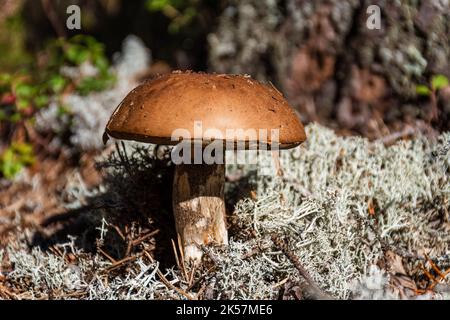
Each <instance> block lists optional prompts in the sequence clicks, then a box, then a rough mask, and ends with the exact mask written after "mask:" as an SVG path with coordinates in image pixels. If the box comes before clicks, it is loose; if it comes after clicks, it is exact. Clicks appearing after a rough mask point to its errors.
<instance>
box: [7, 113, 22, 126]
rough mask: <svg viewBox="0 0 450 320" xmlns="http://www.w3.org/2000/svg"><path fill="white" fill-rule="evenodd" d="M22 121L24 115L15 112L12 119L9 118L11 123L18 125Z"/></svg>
mask: <svg viewBox="0 0 450 320" xmlns="http://www.w3.org/2000/svg"><path fill="white" fill-rule="evenodd" d="M20 120H22V115H21V114H20V113H18V112H14V113H13V114H12V115H11V116H10V117H9V121H11V122H12V123H17V122H19V121H20Z"/></svg>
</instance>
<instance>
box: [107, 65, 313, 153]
mask: <svg viewBox="0 0 450 320" xmlns="http://www.w3.org/2000/svg"><path fill="white" fill-rule="evenodd" d="M200 127H201V128H200ZM176 129H184V130H181V131H179V132H178V134H177V135H175V136H176V137H174V138H173V139H172V134H173V133H174V130H176ZM274 129H275V131H274V133H272V131H271V130H274ZM276 129H278V143H279V145H278V147H279V148H280V149H287V148H292V147H295V146H297V145H299V144H300V143H302V142H303V141H305V139H306V135H305V130H304V128H303V125H302V123H301V122H300V120H299V119H298V117H297V116H296V114H295V112H294V111H293V109H292V108H291V107H290V106H289V104H288V103H287V101H286V100H285V99H284V97H283V95H282V94H281V93H280V92H279V91H278V90H277V89H276V88H275V87H273V86H272V85H270V86H269V85H264V84H261V83H260V82H258V81H256V80H253V79H251V78H250V77H249V76H241V75H227V74H207V73H194V72H179V71H178V72H177V71H175V72H173V73H170V74H166V75H163V76H160V77H159V78H156V79H153V80H151V81H147V82H145V83H143V84H141V85H139V86H138V87H136V88H135V89H133V90H132V91H131V92H130V93H129V94H128V95H127V96H126V97H125V98H124V99H123V101H122V102H121V103H120V104H119V106H118V107H117V108H116V110H115V111H114V113H113V114H112V116H111V119H110V120H109V122H108V124H107V125H106V129H105V134H107V135H109V136H112V137H114V138H117V139H125V140H136V141H140V142H148V143H155V144H164V145H175V144H177V143H178V142H179V141H180V140H183V139H188V140H201V141H202V142H203V143H204V144H206V143H209V142H211V141H212V140H215V139H218V140H222V141H223V142H227V143H230V142H234V145H238V142H240V143H241V146H242V143H243V142H245V148H249V146H250V145H252V144H253V145H254V144H255V143H256V144H257V146H258V145H261V143H267V144H269V145H272V144H273V142H274V141H276V138H277V137H276V135H275V134H276V133H275V132H276ZM264 130H266V131H264ZM180 132H181V134H179V133H180ZM265 132H266V133H265ZM255 133H256V136H255ZM105 137H107V136H106V135H105ZM258 143H259V144H258ZM227 146H228V144H227Z"/></svg>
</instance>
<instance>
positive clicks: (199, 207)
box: [173, 164, 228, 261]
mask: <svg viewBox="0 0 450 320" xmlns="http://www.w3.org/2000/svg"><path fill="white" fill-rule="evenodd" d="M224 186H225V166H224V165H223V164H213V165H206V164H190V165H189V164H182V165H177V166H176V167H175V176H174V182H173V212H174V216H175V224H176V230H177V233H178V235H179V236H180V238H181V243H182V245H183V250H184V257H185V260H187V261H189V260H194V261H199V260H200V259H201V257H202V250H201V245H206V244H209V243H215V244H228V233H227V228H226V220H225V201H224Z"/></svg>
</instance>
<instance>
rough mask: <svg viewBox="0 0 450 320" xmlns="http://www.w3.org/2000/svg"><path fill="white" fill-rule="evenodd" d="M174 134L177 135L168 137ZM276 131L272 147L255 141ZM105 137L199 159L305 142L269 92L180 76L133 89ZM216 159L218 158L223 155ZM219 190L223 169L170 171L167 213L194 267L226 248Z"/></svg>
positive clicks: (222, 78) (267, 140) (237, 82)
mask: <svg viewBox="0 0 450 320" xmlns="http://www.w3.org/2000/svg"><path fill="white" fill-rule="evenodd" d="M198 124H200V125H201V129H202V130H201V131H200V132H198V131H199V130H198ZM177 130H181V131H180V132H181V134H175V135H174V132H176V131H177ZM251 130H254V131H251ZM275 130H276V132H277V136H276V139H275V138H273V137H272V136H268V135H267V134H266V135H263V134H261V132H266V133H267V132H275ZM250 131H251V132H257V135H253V136H252V135H249V134H248V132H250ZM229 132H231V134H229ZM218 133H219V134H218ZM221 133H223V134H221ZM106 134H107V135H109V136H112V137H114V138H117V139H126V140H136V141H141V142H147V143H154V144H162V145H177V146H180V145H182V144H183V143H184V144H186V143H188V144H189V145H190V146H192V148H193V149H191V150H194V149H195V147H196V146H200V147H199V148H200V151H201V152H202V151H204V150H205V149H206V148H207V146H208V145H209V144H210V143H212V142H216V143H217V142H219V143H220V145H221V146H225V147H226V148H227V149H230V148H231V147H239V146H240V149H245V150H248V149H252V148H253V149H255V148H260V147H261V146H263V145H266V146H267V145H269V146H271V147H272V148H273V147H274V146H275V145H276V147H279V148H280V149H287V148H292V147H295V146H297V145H299V144H300V143H302V142H303V141H305V139H306V135H305V131H304V128H303V125H302V124H301V122H300V121H299V119H298V118H297V116H296V115H295V113H294V111H293V110H292V109H291V108H290V106H289V104H288V103H287V102H286V100H285V99H284V97H283V96H282V94H281V93H280V92H279V91H278V90H277V89H275V88H274V87H273V86H272V85H270V86H268V85H264V84H261V83H259V82H258V81H256V80H253V79H251V78H250V77H249V76H241V75H224V74H206V73H194V72H179V71H178V72H173V73H171V74H166V75H163V76H161V77H159V78H157V79H154V80H152V81H148V82H146V83H144V84H142V85H140V86H138V87H137V88H135V89H133V90H132V91H131V92H130V93H129V94H128V95H127V96H126V97H125V99H124V100H123V101H122V102H121V103H120V104H119V106H118V107H117V108H116V110H115V111H114V113H113V114H112V116H111V119H110V120H109V122H108V124H107V126H106V130H105V137H107V136H106ZM180 141H182V143H180ZM216 146H217V145H216ZM175 148H177V147H175ZM186 150H187V149H184V150H183V152H186ZM187 151H190V150H187ZM194 153H195V151H194ZM172 155H173V154H172ZM184 156H185V155H184V154H183V157H184ZM216 156H219V157H222V158H223V157H224V153H222V154H221V155H216ZM187 158H188V159H192V154H191V155H187ZM185 159H186V158H185ZM196 162H198V161H196ZM224 184H225V166H224V164H223V162H222V163H217V162H216V163H212V164H206V163H205V162H204V161H201V163H198V164H195V162H194V164H190V163H189V164H186V163H183V164H178V165H176V167H175V177H174V182H173V191H172V192H173V194H172V195H173V211H174V216H175V222H176V230H177V233H178V234H179V236H180V238H181V241H182V245H183V247H184V248H183V249H184V256H185V259H187V260H191V259H192V260H197V259H199V258H200V257H201V256H202V254H201V248H200V246H201V245H204V244H208V243H211V242H213V243H216V244H227V243H228V234H227V228H226V219H225V202H224Z"/></svg>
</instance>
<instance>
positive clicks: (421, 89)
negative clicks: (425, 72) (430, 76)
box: [416, 84, 431, 97]
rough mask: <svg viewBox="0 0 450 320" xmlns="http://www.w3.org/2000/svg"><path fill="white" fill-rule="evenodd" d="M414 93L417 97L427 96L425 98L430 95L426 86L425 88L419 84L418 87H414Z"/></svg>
mask: <svg viewBox="0 0 450 320" xmlns="http://www.w3.org/2000/svg"><path fill="white" fill-rule="evenodd" d="M416 93H417V94H418V95H419V96H427V97H429V96H430V94H431V90H430V88H428V87H427V86H425V85H423V84H419V85H417V86H416Z"/></svg>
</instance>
